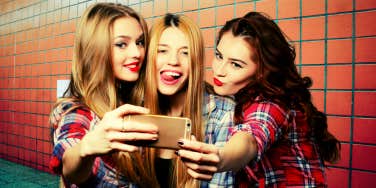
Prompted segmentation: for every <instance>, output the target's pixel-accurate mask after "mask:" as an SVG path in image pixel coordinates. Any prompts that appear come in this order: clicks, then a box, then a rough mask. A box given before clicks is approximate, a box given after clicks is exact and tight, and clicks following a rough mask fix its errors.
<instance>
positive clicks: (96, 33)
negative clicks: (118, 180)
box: [57, 3, 156, 187]
mask: <svg viewBox="0 0 376 188" xmlns="http://www.w3.org/2000/svg"><path fill="white" fill-rule="evenodd" d="M123 17H131V18H134V19H136V20H137V21H138V22H139V24H140V26H141V28H142V30H143V37H144V40H145V46H144V47H145V48H147V46H148V43H147V39H148V29H147V24H146V22H145V20H144V19H143V18H142V16H141V15H139V14H138V13H137V12H135V11H134V10H133V9H131V8H129V7H127V6H125V5H121V4H114V3H96V4H93V5H91V6H90V7H88V8H87V9H86V10H85V12H84V13H83V15H82V17H81V19H80V23H79V25H78V28H77V31H76V36H75V37H76V38H75V43H74V51H73V62H72V73H71V80H70V85H69V87H68V89H67V91H66V92H65V94H64V96H65V98H62V99H61V100H59V101H58V103H57V104H59V103H61V102H64V101H68V100H70V101H72V100H73V101H76V102H77V104H79V105H80V106H86V107H88V108H90V110H92V111H94V112H95V114H96V115H97V116H98V117H99V118H102V117H103V115H104V114H105V113H106V112H108V111H111V110H114V109H115V108H117V107H118V106H119V105H120V104H123V103H129V104H134V105H141V104H142V100H143V96H144V85H143V83H144V82H143V80H144V77H145V67H146V66H145V63H143V65H142V67H141V70H140V72H139V78H138V81H136V82H134V83H128V82H126V81H122V80H118V79H116V77H115V75H114V73H113V68H112V62H111V61H112V58H111V54H112V47H111V45H112V35H113V33H112V26H113V23H114V22H115V20H117V19H119V18H123ZM77 107H78V105H75V106H73V107H72V109H73V108H77ZM143 155H144V156H141V154H140V153H127V152H115V153H112V158H113V159H114V162H115V164H116V166H115V167H116V168H117V169H118V170H119V171H120V172H121V173H122V174H123V175H124V176H125V177H126V178H127V181H130V182H134V183H136V184H138V185H140V186H141V187H150V186H151V185H155V183H156V179H155V178H153V177H154V176H152V174H153V170H152V163H151V162H150V161H151V160H150V158H152V156H151V154H150V152H148V150H147V149H146V151H145V153H143Z"/></svg>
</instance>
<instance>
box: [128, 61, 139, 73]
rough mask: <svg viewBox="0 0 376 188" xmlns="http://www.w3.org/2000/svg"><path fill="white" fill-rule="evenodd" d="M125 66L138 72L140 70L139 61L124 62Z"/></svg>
mask: <svg viewBox="0 0 376 188" xmlns="http://www.w3.org/2000/svg"><path fill="white" fill-rule="evenodd" d="M125 67H126V68H127V69H129V70H130V71H132V72H138V71H139V70H140V62H132V63H129V64H126V65H125Z"/></svg>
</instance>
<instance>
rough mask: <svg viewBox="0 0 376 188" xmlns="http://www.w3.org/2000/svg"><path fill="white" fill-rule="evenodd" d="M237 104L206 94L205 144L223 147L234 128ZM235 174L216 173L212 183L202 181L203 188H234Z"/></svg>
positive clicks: (227, 99)
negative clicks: (231, 129) (231, 128)
mask: <svg viewBox="0 0 376 188" xmlns="http://www.w3.org/2000/svg"><path fill="white" fill-rule="evenodd" d="M234 109H235V102H234V101H233V100H231V99H229V98H225V97H221V96H216V95H211V94H207V93H206V94H205V107H204V110H203V112H204V116H205V118H206V121H207V122H206V129H205V142H206V143H209V144H214V145H215V146H217V147H223V146H224V145H225V143H226V141H227V139H228V136H229V134H230V132H229V128H230V127H232V126H234V122H233V116H234ZM234 180H235V179H234V173H233V172H231V171H229V172H221V173H215V174H214V176H213V179H212V180H211V181H201V187H203V188H207V187H218V188H221V187H233V184H234Z"/></svg>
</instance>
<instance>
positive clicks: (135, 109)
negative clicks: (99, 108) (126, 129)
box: [112, 104, 149, 117]
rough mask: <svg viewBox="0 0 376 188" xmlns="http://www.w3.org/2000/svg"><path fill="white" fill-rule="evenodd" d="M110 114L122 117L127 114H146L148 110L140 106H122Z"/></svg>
mask: <svg viewBox="0 0 376 188" xmlns="http://www.w3.org/2000/svg"><path fill="white" fill-rule="evenodd" d="M112 113H113V114H114V115H115V116H117V117H123V116H124V115H127V114H148V113H149V109H147V108H144V107H141V106H135V105H131V104H124V105H121V106H119V107H118V108H116V109H115V110H113V111H112Z"/></svg>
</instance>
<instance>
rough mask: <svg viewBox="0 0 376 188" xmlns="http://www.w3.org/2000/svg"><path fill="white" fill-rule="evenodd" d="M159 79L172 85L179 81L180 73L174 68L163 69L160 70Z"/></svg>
mask: <svg viewBox="0 0 376 188" xmlns="http://www.w3.org/2000/svg"><path fill="white" fill-rule="evenodd" d="M160 76H161V81H162V82H163V83H164V84H166V85H174V84H176V83H178V82H179V80H180V77H181V73H180V72H179V71H174V70H164V71H162V72H161V75H160Z"/></svg>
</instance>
